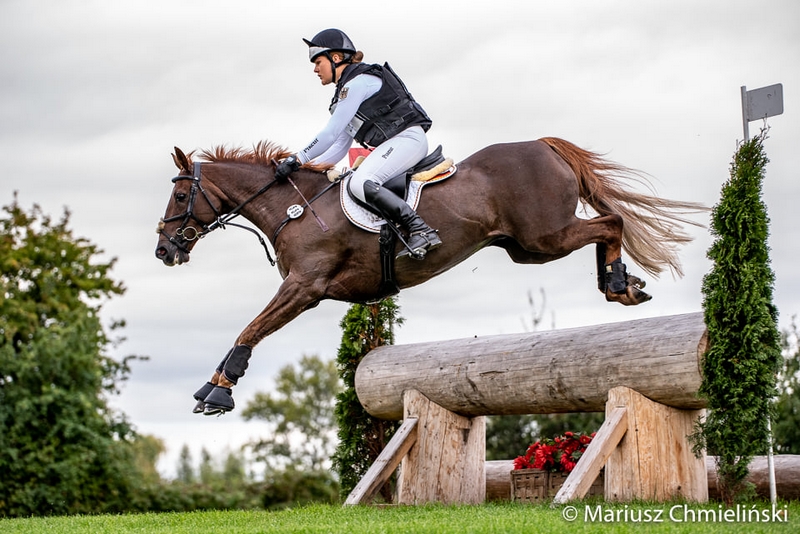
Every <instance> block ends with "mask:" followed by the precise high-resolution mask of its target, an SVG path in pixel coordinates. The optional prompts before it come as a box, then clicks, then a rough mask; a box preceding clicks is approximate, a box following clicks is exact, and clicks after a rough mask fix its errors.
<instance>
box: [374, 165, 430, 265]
mask: <svg viewBox="0 0 800 534" xmlns="http://www.w3.org/2000/svg"><path fill="white" fill-rule="evenodd" d="M364 200H365V201H366V202H367V204H369V205H370V206H371V207H373V208H374V209H375V210H376V211H377V212H378V213H380V214H381V215H383V217H384V218H385V219H386V220H388V221H389V222H390V223H393V224H395V225H399V226H402V227H403V228H405V229H406V230H407V231H408V234H409V238H408V248H407V249H405V250H403V251H401V252H400V253H399V254H398V255H397V257H398V258H400V257H402V256H410V257H412V258H414V259H415V260H422V259H425V255H426V254H427V253H428V251H429V250H432V249H434V248H436V247H438V246H439V245H441V244H442V240H441V239H439V234H437V233H436V230H434V229H433V228H431V227H430V226H428V225H427V224H425V221H423V220H422V217H420V216H419V215H417V212H416V211H414V210H413V209H411V206H409V205H408V204H406V202H405V201H403V199H402V198H400V197H398V196H397V195H395V194H394V193H392V192H391V191H389V190H388V189H386V188H384V187H383V186H381V185H380V184H378V183H376V182H373V181H372V180H367V181H366V182H364Z"/></svg>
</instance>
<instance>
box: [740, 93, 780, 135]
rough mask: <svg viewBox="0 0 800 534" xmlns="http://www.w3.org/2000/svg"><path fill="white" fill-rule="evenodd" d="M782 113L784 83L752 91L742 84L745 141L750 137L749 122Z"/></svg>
mask: <svg viewBox="0 0 800 534" xmlns="http://www.w3.org/2000/svg"><path fill="white" fill-rule="evenodd" d="M781 113H783V84H780V83H776V84H775V85H770V86H768V87H761V88H759V89H753V90H752V91H748V90H747V87H745V86H744V85H743V86H742V123H743V125H744V140H745V141H747V140H749V139H750V128H749V127H748V124H749V123H751V122H752V121H757V120H759V119H766V118H767V117H774V116H775V115H780V114H781Z"/></svg>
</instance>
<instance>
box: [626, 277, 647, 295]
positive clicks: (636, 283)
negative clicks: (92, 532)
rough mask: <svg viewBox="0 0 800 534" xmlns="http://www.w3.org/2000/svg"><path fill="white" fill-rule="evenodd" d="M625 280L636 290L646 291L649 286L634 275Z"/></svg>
mask: <svg viewBox="0 0 800 534" xmlns="http://www.w3.org/2000/svg"><path fill="white" fill-rule="evenodd" d="M625 279H626V280H627V282H628V285H629V286H633V287H635V288H636V289H644V287H645V286H646V285H647V282H645V281H644V280H642V279H641V278H639V277H638V276H634V275H632V274H629V275H627V276H626V278H625ZM648 300H650V299H648Z"/></svg>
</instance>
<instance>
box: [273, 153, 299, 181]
mask: <svg viewBox="0 0 800 534" xmlns="http://www.w3.org/2000/svg"><path fill="white" fill-rule="evenodd" d="M299 168H300V160H298V159H297V156H295V155H294V154H293V155H291V156H289V157H288V158H286V159H285V160H283V161H281V162H280V163H278V166H277V167H275V179H276V180H278V181H279V182H283V181H286V178H288V177H289V175H290V174H292V173H293V172H294V171H296V170H297V169H299Z"/></svg>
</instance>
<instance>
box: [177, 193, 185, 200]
mask: <svg viewBox="0 0 800 534" xmlns="http://www.w3.org/2000/svg"><path fill="white" fill-rule="evenodd" d="M175 200H177V201H178V202H186V193H175Z"/></svg>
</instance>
